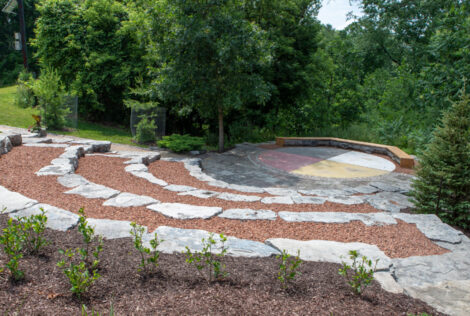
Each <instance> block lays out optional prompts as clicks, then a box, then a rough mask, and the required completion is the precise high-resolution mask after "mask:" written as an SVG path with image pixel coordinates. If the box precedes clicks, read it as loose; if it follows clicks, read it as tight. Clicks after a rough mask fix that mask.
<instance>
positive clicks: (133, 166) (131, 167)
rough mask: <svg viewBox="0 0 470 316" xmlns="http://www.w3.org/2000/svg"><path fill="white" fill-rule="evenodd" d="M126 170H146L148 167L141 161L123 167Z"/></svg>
mask: <svg viewBox="0 0 470 316" xmlns="http://www.w3.org/2000/svg"><path fill="white" fill-rule="evenodd" d="M124 170H126V171H127V172H147V171H148V170H149V169H148V168H147V166H146V165H144V164H143V163H134V164H130V165H128V166H126V167H125V168H124Z"/></svg>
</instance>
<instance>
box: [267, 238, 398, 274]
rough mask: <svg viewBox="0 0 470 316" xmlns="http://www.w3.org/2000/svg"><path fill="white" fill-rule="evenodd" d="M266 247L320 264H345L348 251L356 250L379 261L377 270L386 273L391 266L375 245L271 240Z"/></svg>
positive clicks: (324, 241) (325, 241)
mask: <svg viewBox="0 0 470 316" xmlns="http://www.w3.org/2000/svg"><path fill="white" fill-rule="evenodd" d="M265 243H266V244H267V245H269V246H272V247H274V248H276V249H277V250H279V251H282V250H285V251H286V252H287V253H288V254H290V255H297V251H298V250H300V258H301V259H302V260H308V261H322V262H336V263H341V262H343V261H344V262H347V263H349V264H351V263H352V261H351V260H350V259H349V256H348V254H349V251H350V250H357V251H358V252H359V253H360V254H361V255H364V256H367V257H368V258H369V259H372V260H373V261H375V260H377V259H379V261H378V263H377V270H378V271H381V270H385V271H388V270H389V269H390V267H391V265H392V261H391V260H390V258H389V257H387V256H386V255H385V254H384V253H383V251H381V250H380V249H379V248H378V247H377V246H375V245H369V244H364V243H360V242H351V243H342V242H337V241H327V240H308V241H301V240H293V239H284V238H272V239H268V240H266V242H265Z"/></svg>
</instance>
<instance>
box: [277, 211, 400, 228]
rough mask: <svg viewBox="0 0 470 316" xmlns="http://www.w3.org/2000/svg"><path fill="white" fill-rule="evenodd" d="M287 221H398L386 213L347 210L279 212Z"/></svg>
mask: <svg viewBox="0 0 470 316" xmlns="http://www.w3.org/2000/svg"><path fill="white" fill-rule="evenodd" d="M279 217H280V218H282V219H283V220H285V221H286V222H316V223H332V224H333V223H334V224H338V223H349V222H351V221H361V222H362V223H364V224H365V225H367V226H376V225H380V226H382V225H394V224H396V223H397V221H396V220H395V219H394V218H393V217H392V216H390V215H388V214H385V213H346V212H279Z"/></svg>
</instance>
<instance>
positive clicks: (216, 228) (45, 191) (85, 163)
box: [0, 147, 448, 258]
mask: <svg viewBox="0 0 470 316" xmlns="http://www.w3.org/2000/svg"><path fill="white" fill-rule="evenodd" d="M62 152H63V150H62V149H55V148H34V147H16V148H13V150H12V151H11V152H10V153H9V154H7V155H3V156H2V157H0V174H2V175H3V177H2V178H1V179H0V185H3V186H5V187H6V188H8V189H9V190H12V191H16V192H19V193H21V194H23V195H25V196H27V197H30V198H33V199H35V200H38V201H40V202H42V203H47V204H51V205H54V206H57V207H60V208H64V209H67V210H70V211H73V212H76V211H77V210H78V209H79V208H80V207H85V211H86V214H87V216H89V217H91V218H108V219H116V220H127V221H135V222H137V223H139V224H140V225H145V226H147V227H148V229H149V231H153V230H154V229H156V228H157V227H158V226H162V225H165V226H172V227H177V228H188V229H204V230H207V231H212V232H215V233H224V234H226V235H228V236H235V237H238V238H244V239H251V240H256V241H261V242H264V241H265V240H266V239H268V238H291V239H297V240H312V239H319V240H334V241H341V242H364V243H369V244H375V245H377V246H378V247H379V248H380V249H381V250H382V251H384V252H385V254H387V255H388V256H389V257H391V258H397V257H399V258H403V257H409V256H422V255H438V254H443V253H446V252H448V250H446V249H444V248H441V247H439V246H438V245H436V244H434V243H433V242H431V241H430V240H429V239H428V238H426V237H425V236H424V235H423V234H422V233H421V232H420V231H419V230H418V229H417V228H416V226H415V225H414V224H408V223H405V222H402V221H398V224H397V225H386V226H366V225H364V224H363V223H362V222H358V221H356V222H351V223H347V224H320V223H288V222H285V221H283V220H280V219H277V220H275V221H267V220H266V221H239V220H230V219H223V218H220V217H214V218H212V219H209V220H203V219H198V220H176V219H171V218H168V217H165V216H163V215H161V214H159V213H156V212H153V211H151V210H148V209H146V208H145V207H133V208H115V207H106V206H103V205H102V203H103V202H104V200H102V199H86V198H83V197H81V196H78V195H69V194H64V193H63V192H65V191H67V190H68V188H65V187H63V186H61V185H60V184H59V183H58V182H57V181H56V178H57V177H54V176H41V177H38V176H36V175H35V174H34V172H36V171H37V170H39V169H40V168H42V167H43V166H46V165H48V164H49V163H50V161H51V160H52V159H54V158H56V157H57V156H58V155H60V154H61V153H62ZM122 162H123V160H122V159H120V158H109V157H102V156H90V157H85V158H82V159H80V163H79V164H80V166H79V168H78V170H77V173H79V174H82V175H83V176H85V178H87V179H88V180H90V181H92V182H95V183H99V184H103V185H106V186H109V187H112V188H114V189H117V190H120V191H123V192H130V193H135V194H145V195H149V196H152V197H154V198H156V199H158V200H160V201H162V202H180V203H188V204H195V205H207V206H221V207H223V208H224V209H227V208H229V207H230V208H232V207H234V208H240V207H250V208H258V209H267V208H270V209H273V210H275V211H279V210H297V211H312V210H314V211H318V209H317V208H315V207H316V206H313V207H312V208H313V209H312V208H309V207H303V206H300V207H299V206H298V205H293V206H284V205H264V204H263V205H261V206H262V207H261V206H260V207H256V203H234V202H228V201H223V200H219V199H207V200H205V199H198V198H195V197H191V196H178V195H177V194H176V193H174V192H170V191H167V190H164V189H162V188H161V187H159V186H157V185H152V184H150V183H149V182H147V181H146V180H143V179H140V178H137V177H134V176H132V175H130V174H129V173H127V172H125V171H124V167H125V165H124V164H123V163H122ZM154 164H158V162H156V163H154ZM152 165H153V164H152ZM157 176H158V175H157ZM334 205H338V204H333V203H330V204H327V206H326V207H328V206H334ZM342 207H344V209H343V210H344V211H348V210H349V209H350V207H349V206H342ZM332 208H333V210H335V208H334V207H332ZM352 209H354V208H352ZM324 210H325V211H331V209H328V208H324ZM349 211H350V210H349Z"/></svg>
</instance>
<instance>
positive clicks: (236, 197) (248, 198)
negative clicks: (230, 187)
mask: <svg viewBox="0 0 470 316" xmlns="http://www.w3.org/2000/svg"><path fill="white" fill-rule="evenodd" d="M217 198H218V199H221V200H226V201H233V202H256V201H259V200H261V197H259V196H255V195H242V194H233V193H227V192H224V193H220V194H219V195H217Z"/></svg>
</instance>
